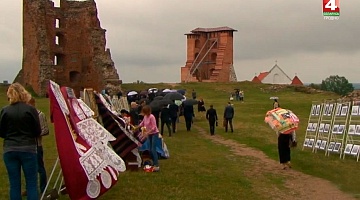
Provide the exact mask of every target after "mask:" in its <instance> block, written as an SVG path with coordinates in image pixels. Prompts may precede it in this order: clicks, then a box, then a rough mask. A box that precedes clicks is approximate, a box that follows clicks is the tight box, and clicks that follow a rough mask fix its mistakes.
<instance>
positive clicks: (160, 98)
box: [154, 96, 164, 101]
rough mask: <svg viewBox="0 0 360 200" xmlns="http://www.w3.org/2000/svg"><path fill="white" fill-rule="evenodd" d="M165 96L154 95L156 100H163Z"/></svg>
mask: <svg viewBox="0 0 360 200" xmlns="http://www.w3.org/2000/svg"><path fill="white" fill-rule="evenodd" d="M163 98H164V97H163V96H156V97H154V101H155V100H162V99H163Z"/></svg>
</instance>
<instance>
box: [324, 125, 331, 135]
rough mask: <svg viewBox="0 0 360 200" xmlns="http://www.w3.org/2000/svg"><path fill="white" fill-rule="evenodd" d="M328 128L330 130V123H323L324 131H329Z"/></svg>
mask: <svg viewBox="0 0 360 200" xmlns="http://www.w3.org/2000/svg"><path fill="white" fill-rule="evenodd" d="M329 130H330V124H325V126H324V133H329Z"/></svg>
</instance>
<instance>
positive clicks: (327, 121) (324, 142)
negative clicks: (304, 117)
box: [314, 100, 336, 155]
mask: <svg viewBox="0 0 360 200" xmlns="http://www.w3.org/2000/svg"><path fill="white" fill-rule="evenodd" d="M335 106H336V101H335V100H325V101H324V103H323V109H322V113H321V116H320V123H319V128H318V131H317V137H316V140H315V147H314V150H315V153H316V152H317V150H324V152H325V155H326V152H327V150H328V146H329V136H330V127H331V125H332V122H333V119H334V118H333V117H334V113H335Z"/></svg>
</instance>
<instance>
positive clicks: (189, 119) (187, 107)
mask: <svg viewBox="0 0 360 200" xmlns="http://www.w3.org/2000/svg"><path fill="white" fill-rule="evenodd" d="M182 106H183V110H184V118H185V124H186V130H187V131H190V130H191V124H192V123H193V116H194V107H193V105H192V104H187V103H186V101H184V102H183V104H182Z"/></svg>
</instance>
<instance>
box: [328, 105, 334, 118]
mask: <svg viewBox="0 0 360 200" xmlns="http://www.w3.org/2000/svg"><path fill="white" fill-rule="evenodd" d="M333 109H334V104H330V105H329V110H328V116H331V115H332V113H333Z"/></svg>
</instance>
